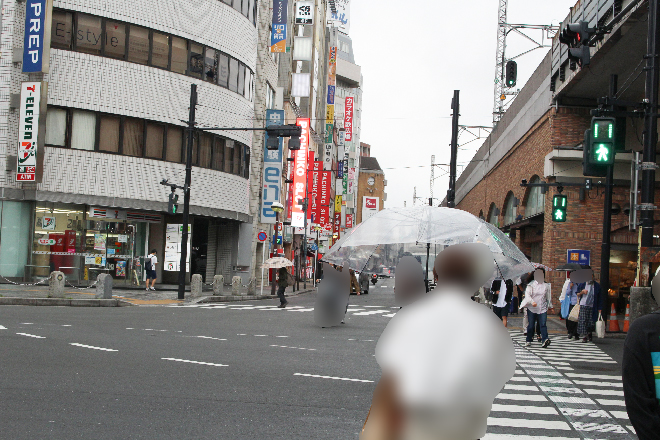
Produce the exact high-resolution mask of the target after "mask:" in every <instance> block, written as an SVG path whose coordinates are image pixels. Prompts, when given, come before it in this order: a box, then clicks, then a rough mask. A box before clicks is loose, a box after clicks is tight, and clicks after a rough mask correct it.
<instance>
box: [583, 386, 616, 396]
mask: <svg viewBox="0 0 660 440" xmlns="http://www.w3.org/2000/svg"><path fill="white" fill-rule="evenodd" d="M584 392H585V393H587V394H600V395H602V396H620V397H623V391H619V390H595V389H593V388H587V389H585V390H584Z"/></svg>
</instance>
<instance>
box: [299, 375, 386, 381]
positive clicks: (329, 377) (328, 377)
mask: <svg viewBox="0 0 660 440" xmlns="http://www.w3.org/2000/svg"><path fill="white" fill-rule="evenodd" d="M293 375H294V376H303V377H315V378H319V379H332V380H344V381H348V382H364V383H374V381H373V380H365V379H349V378H348V377H334V376H321V375H319V374H306V373H293Z"/></svg>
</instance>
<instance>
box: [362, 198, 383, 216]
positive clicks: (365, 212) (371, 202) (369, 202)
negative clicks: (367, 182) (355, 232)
mask: <svg viewBox="0 0 660 440" xmlns="http://www.w3.org/2000/svg"><path fill="white" fill-rule="evenodd" d="M379 207H380V199H379V198H378V197H367V196H364V197H363V198H362V221H365V220H367V219H368V218H370V217H371V216H372V215H374V214H376V213H377V212H378V208H379Z"/></svg>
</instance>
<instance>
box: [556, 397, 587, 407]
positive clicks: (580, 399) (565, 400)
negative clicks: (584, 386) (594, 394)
mask: <svg viewBox="0 0 660 440" xmlns="http://www.w3.org/2000/svg"><path fill="white" fill-rule="evenodd" d="M548 397H550V400H552V401H553V402H557V403H582V404H587V405H595V404H596V403H595V402H594V401H593V400H591V399H589V398H587V397H570V396H548Z"/></svg>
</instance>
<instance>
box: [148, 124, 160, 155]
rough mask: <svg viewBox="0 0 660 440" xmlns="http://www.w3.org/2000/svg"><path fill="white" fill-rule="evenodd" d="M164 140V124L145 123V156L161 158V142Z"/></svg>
mask: <svg viewBox="0 0 660 440" xmlns="http://www.w3.org/2000/svg"><path fill="white" fill-rule="evenodd" d="M164 142H165V126H164V125H162V124H154V123H147V142H146V151H145V153H146V154H145V156H146V157H152V158H154V159H162V158H163V143H164Z"/></svg>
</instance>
